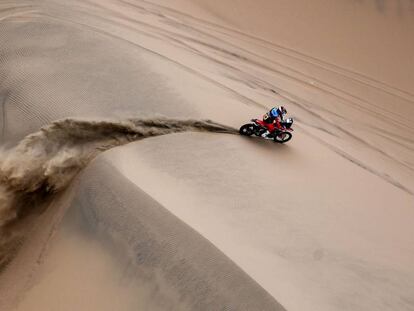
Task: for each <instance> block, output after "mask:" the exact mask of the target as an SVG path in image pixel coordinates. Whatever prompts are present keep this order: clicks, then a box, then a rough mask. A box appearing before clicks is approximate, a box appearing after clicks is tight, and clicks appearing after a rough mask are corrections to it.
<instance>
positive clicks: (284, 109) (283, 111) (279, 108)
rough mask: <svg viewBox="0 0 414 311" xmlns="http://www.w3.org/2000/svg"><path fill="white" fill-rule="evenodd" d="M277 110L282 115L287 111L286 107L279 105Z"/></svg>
mask: <svg viewBox="0 0 414 311" xmlns="http://www.w3.org/2000/svg"><path fill="white" fill-rule="evenodd" d="M277 110H279V112H280V114H282V115H285V114H286V113H287V110H286V108H285V107H283V106H279V107H278V108H277Z"/></svg>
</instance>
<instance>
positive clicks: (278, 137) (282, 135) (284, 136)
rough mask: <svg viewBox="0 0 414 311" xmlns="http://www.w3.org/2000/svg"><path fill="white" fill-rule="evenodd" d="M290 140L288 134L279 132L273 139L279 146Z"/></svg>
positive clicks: (290, 136)
mask: <svg viewBox="0 0 414 311" xmlns="http://www.w3.org/2000/svg"><path fill="white" fill-rule="evenodd" d="M291 138H292V134H291V133H289V132H280V133H279V134H277V135H276V136H275V138H274V141H275V142H276V143H279V144H284V143H286V142H288V141H289V140H290V139H291Z"/></svg>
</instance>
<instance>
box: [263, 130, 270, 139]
mask: <svg viewBox="0 0 414 311" xmlns="http://www.w3.org/2000/svg"><path fill="white" fill-rule="evenodd" d="M269 134H270V132H269V131H266V132H264V133H263V134H262V135H261V136H262V137H263V138H264V139H272V138H271V137H268V135H269Z"/></svg>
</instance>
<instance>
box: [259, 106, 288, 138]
mask: <svg viewBox="0 0 414 311" xmlns="http://www.w3.org/2000/svg"><path fill="white" fill-rule="evenodd" d="M286 113H287V110H286V108H285V107H283V106H279V107H273V108H272V109H270V111H269V112H268V113H266V114H265V115H264V116H263V122H264V123H265V126H266V128H267V131H266V132H264V133H263V134H262V137H263V138H269V137H268V135H269V134H270V133H272V132H273V131H274V130H275V127H276V128H278V129H281V128H282V126H281V125H280V121H283V120H284V116H285V115H286Z"/></svg>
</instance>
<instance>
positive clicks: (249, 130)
mask: <svg viewBox="0 0 414 311" xmlns="http://www.w3.org/2000/svg"><path fill="white" fill-rule="evenodd" d="M239 133H240V135H243V136H252V135H253V134H254V125H253V124H251V123H249V124H245V125H243V126H242V127H241V128H240V130H239Z"/></svg>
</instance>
